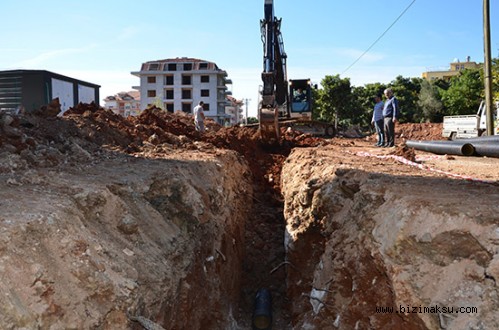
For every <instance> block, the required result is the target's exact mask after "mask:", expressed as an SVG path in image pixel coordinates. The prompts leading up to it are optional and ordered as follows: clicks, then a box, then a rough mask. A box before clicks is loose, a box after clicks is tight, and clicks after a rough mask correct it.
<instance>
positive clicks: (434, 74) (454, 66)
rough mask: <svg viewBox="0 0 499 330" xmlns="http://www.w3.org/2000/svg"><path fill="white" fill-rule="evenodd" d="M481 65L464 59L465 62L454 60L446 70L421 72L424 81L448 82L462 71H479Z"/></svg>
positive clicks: (467, 58) (468, 58)
mask: <svg viewBox="0 0 499 330" xmlns="http://www.w3.org/2000/svg"><path fill="white" fill-rule="evenodd" d="M481 67H482V65H481V64H479V63H476V62H472V61H471V58H470V57H469V56H468V57H466V62H461V61H459V60H458V59H455V60H454V61H453V62H451V63H450V67H449V69H448V70H435V71H426V72H423V74H422V77H423V78H424V79H426V80H435V79H443V80H450V79H451V78H452V77H454V76H457V75H458V74H459V72H461V71H462V70H464V69H479V68H481Z"/></svg>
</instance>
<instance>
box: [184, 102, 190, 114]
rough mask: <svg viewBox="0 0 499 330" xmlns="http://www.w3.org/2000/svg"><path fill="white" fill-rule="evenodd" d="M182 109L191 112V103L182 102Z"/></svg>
mask: <svg viewBox="0 0 499 330" xmlns="http://www.w3.org/2000/svg"><path fill="white" fill-rule="evenodd" d="M182 111H183V112H187V113H191V112H192V103H182Z"/></svg>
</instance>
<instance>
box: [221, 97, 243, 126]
mask: <svg viewBox="0 0 499 330" xmlns="http://www.w3.org/2000/svg"><path fill="white" fill-rule="evenodd" d="M227 100H228V101H229V105H228V106H226V107H225V113H226V114H227V115H229V116H230V117H229V118H228V119H227V121H226V124H227V123H228V124H229V125H230V126H233V125H239V124H240V123H241V122H242V120H243V105H244V102H243V100H237V99H236V98H235V97H232V96H230V95H227Z"/></svg>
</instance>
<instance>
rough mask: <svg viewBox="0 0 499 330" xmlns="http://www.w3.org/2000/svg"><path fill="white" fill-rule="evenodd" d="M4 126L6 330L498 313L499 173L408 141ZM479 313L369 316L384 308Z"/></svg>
mask: <svg viewBox="0 0 499 330" xmlns="http://www.w3.org/2000/svg"><path fill="white" fill-rule="evenodd" d="M55 113H56V112H55V111H51V109H50V108H45V109H41V110H40V111H39V112H38V113H37V114H34V115H20V116H9V115H3V116H2V117H1V134H0V153H1V155H2V156H1V158H0V187H1V189H0V206H1V208H0V209H1V211H0V223H1V225H0V226H1V232H0V242H1V245H0V251H1V255H2V256H1V259H0V270H1V271H2V274H3V281H2V283H1V284H0V294H1V296H0V301H1V305H2V307H1V309H2V310H1V313H0V314H1V316H0V327H1V328H5V329H19V328H25V329H35V328H40V329H82V328H95V329H126V328H129V329H141V328H143V326H144V324H153V325H154V326H157V327H159V326H161V327H163V328H165V329H249V328H250V322H251V313H252V307H253V306H252V304H253V298H254V295H255V292H256V290H257V289H258V288H261V287H266V288H269V289H270V290H271V292H272V296H273V316H274V320H273V322H274V329H293V328H294V329H354V328H355V329H400V328H406V329H439V328H448V329H489V328H497V327H498V324H499V317H498V316H497V315H496V312H495V311H497V310H498V307H499V302H498V299H499V298H498V294H497V293H498V292H497V280H498V279H499V254H498V253H499V246H498V245H499V228H498V224H499V220H498V217H497V214H498V211H499V195H498V193H497V187H498V185H497V182H498V180H499V171H498V170H497V168H498V166H499V159H495V158H486V157H461V156H448V155H433V154H430V153H425V152H421V151H415V150H413V149H408V148H406V147H405V146H404V145H403V141H404V140H405V139H411V140H438V139H441V137H440V134H441V125H439V124H400V125H397V144H398V147H396V148H387V149H385V148H375V147H373V143H374V142H375V140H374V137H373V136H366V137H359V136H354V135H349V136H341V137H336V138H333V139H321V138H314V137H311V136H309V135H304V134H300V133H299V132H292V131H284V130H283V138H282V141H281V143H280V144H279V145H267V144H266V143H262V141H261V140H260V138H259V134H258V132H257V130H255V129H254V128H248V127H246V128H243V127H232V128H222V127H220V126H218V125H216V124H215V123H213V122H211V123H208V125H207V126H208V132H207V133H205V134H203V135H201V134H199V133H198V132H196V131H195V130H194V128H193V125H192V119H191V117H190V116H188V115H183V114H175V115H172V114H167V113H164V112H162V111H161V110H159V109H149V110H147V111H145V112H144V113H143V114H142V115H141V116H139V117H136V118H128V119H125V118H122V117H120V116H117V115H115V114H113V113H112V112H110V111H105V110H103V109H99V108H97V107H95V106H94V105H83V104H82V105H79V106H78V107H76V108H74V109H71V110H70V111H68V112H67V113H66V114H65V116H64V117H62V118H61V117H55V116H54V114H55ZM435 305H438V306H450V305H452V306H459V307H475V308H477V312H476V313H461V314H459V313H442V312H440V313H396V312H393V313H379V312H377V311H376V307H394V306H395V307H397V306H399V307H400V306H406V307H409V306H411V307H412V306H422V307H423V306H435Z"/></svg>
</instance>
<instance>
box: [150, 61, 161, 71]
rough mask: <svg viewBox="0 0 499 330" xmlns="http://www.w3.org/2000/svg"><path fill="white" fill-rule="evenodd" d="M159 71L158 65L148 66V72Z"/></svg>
mask: <svg viewBox="0 0 499 330" xmlns="http://www.w3.org/2000/svg"><path fill="white" fill-rule="evenodd" d="M158 69H159V64H158V63H151V64H149V71H156V70H158Z"/></svg>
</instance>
